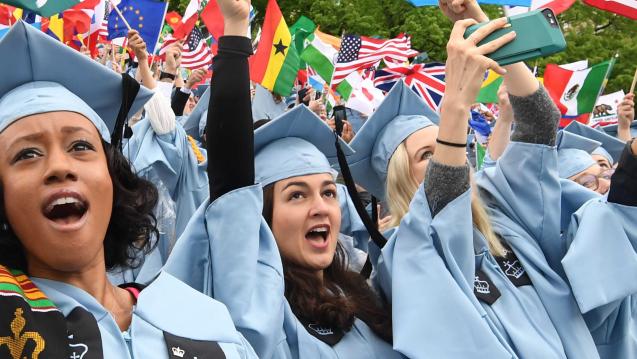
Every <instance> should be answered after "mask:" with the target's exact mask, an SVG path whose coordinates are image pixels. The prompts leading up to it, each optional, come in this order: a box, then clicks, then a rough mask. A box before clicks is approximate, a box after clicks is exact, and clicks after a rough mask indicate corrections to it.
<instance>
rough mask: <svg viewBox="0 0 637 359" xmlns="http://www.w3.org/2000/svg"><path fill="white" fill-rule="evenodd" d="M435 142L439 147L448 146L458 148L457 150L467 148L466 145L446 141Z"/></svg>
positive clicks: (437, 140)
mask: <svg viewBox="0 0 637 359" xmlns="http://www.w3.org/2000/svg"><path fill="white" fill-rule="evenodd" d="M436 142H437V143H439V144H441V145H445V146H450V147H458V148H465V147H467V144H466V143H456V142H447V141H443V140H441V139H439V138H436Z"/></svg>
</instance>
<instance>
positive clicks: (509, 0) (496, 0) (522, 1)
mask: <svg viewBox="0 0 637 359" xmlns="http://www.w3.org/2000/svg"><path fill="white" fill-rule="evenodd" d="M410 2H411V3H412V4H414V5H416V6H430V5H433V6H438V0H410ZM478 3H480V4H496V5H512V6H527V7H528V6H531V0H478Z"/></svg>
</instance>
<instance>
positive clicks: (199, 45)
mask: <svg viewBox="0 0 637 359" xmlns="http://www.w3.org/2000/svg"><path fill="white" fill-rule="evenodd" d="M177 40H178V39H176V38H174V37H169V38H166V39H165V41H164V44H163V45H162V47H161V50H159V55H160V56H163V55H164V54H165V53H166V48H167V47H168V46H170V44H173V43H175V42H176V41H177ZM211 63H212V51H211V50H210V47H209V46H208V44H207V43H206V41H205V40H204V39H203V34H202V33H201V30H199V28H197V27H195V28H194V29H192V31H191V32H190V35H188V37H187V38H186V43H184V49H183V52H182V53H181V67H184V68H187V69H191V70H195V69H200V68H202V67H208V66H209V65H210V64H211Z"/></svg>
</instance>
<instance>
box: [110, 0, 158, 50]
mask: <svg viewBox="0 0 637 359" xmlns="http://www.w3.org/2000/svg"><path fill="white" fill-rule="evenodd" d="M167 7H168V3H165V2H163V1H155V0H122V1H121V2H120V3H119V5H117V8H118V9H119V10H120V11H121V12H122V15H124V17H125V18H126V21H128V24H129V25H130V27H131V28H132V29H133V30H137V31H139V34H140V35H141V37H142V39H144V42H146V46H147V47H148V53H149V54H152V53H154V52H155V45H157V39H158V38H159V32H160V31H161V27H162V25H163V23H164V17H165V16H166V8H167ZM127 33H128V28H126V24H124V21H122V18H121V17H120V16H119V14H117V11H115V9H113V10H111V13H110V14H109V15H108V39H109V40H112V39H115V38H118V37H126V34H127Z"/></svg>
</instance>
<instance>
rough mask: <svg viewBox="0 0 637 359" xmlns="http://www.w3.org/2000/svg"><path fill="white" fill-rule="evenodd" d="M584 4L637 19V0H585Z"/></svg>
mask: <svg viewBox="0 0 637 359" xmlns="http://www.w3.org/2000/svg"><path fill="white" fill-rule="evenodd" d="M584 4H586V5H590V6H594V7H596V8H598V9H602V10H605V11H610V12H614V13H615V14H619V15H622V16H626V17H627V18H630V19H633V20H637V1H636V0H584Z"/></svg>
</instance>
